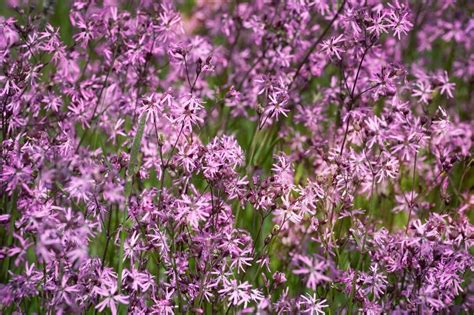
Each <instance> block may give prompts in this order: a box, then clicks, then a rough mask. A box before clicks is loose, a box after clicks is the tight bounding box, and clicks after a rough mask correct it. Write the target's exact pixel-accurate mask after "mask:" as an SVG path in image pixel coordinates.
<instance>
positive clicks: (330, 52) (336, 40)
mask: <svg viewBox="0 0 474 315" xmlns="http://www.w3.org/2000/svg"><path fill="white" fill-rule="evenodd" d="M343 42H344V35H343V34H341V35H339V36H337V37H336V36H333V37H331V38H330V39H327V40H325V41H323V43H322V44H321V47H322V51H323V52H325V53H326V55H327V56H329V57H333V56H336V57H337V59H339V60H340V59H342V57H341V53H343V52H344V49H343V48H342V47H341V43H343Z"/></svg>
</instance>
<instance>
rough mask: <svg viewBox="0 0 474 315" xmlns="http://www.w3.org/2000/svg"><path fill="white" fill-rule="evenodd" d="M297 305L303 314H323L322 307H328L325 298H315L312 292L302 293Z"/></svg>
mask: <svg viewBox="0 0 474 315" xmlns="http://www.w3.org/2000/svg"><path fill="white" fill-rule="evenodd" d="M299 305H300V309H301V311H302V312H303V314H310V315H317V314H325V311H324V308H326V307H328V305H327V304H326V300H324V299H323V300H319V299H317V298H316V293H313V295H310V294H309V293H307V294H306V295H302V296H301V300H300V302H299Z"/></svg>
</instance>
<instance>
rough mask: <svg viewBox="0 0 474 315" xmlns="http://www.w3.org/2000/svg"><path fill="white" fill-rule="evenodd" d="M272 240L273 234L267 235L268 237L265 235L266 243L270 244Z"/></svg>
mask: <svg viewBox="0 0 474 315" xmlns="http://www.w3.org/2000/svg"><path fill="white" fill-rule="evenodd" d="M271 240H272V235H271V234H270V235H267V237H265V241H264V243H265V245H268V244H269V243H270V242H271Z"/></svg>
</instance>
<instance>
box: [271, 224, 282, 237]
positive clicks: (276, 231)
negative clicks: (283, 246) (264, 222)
mask: <svg viewBox="0 0 474 315" xmlns="http://www.w3.org/2000/svg"><path fill="white" fill-rule="evenodd" d="M278 232H280V226H279V225H278V224H275V225H274V226H273V229H272V235H276V234H278Z"/></svg>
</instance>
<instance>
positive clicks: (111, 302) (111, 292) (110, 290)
mask: <svg viewBox="0 0 474 315" xmlns="http://www.w3.org/2000/svg"><path fill="white" fill-rule="evenodd" d="M94 291H95V293H96V294H98V295H100V296H101V297H102V298H103V299H102V301H101V302H100V303H99V304H97V306H96V307H95V308H96V309H98V310H99V312H102V311H103V310H104V309H105V308H106V307H108V308H110V311H111V312H112V314H113V315H116V314H117V304H119V303H120V304H128V296H126V295H121V294H117V285H115V284H113V283H111V284H110V286H101V287H95V288H94Z"/></svg>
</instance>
